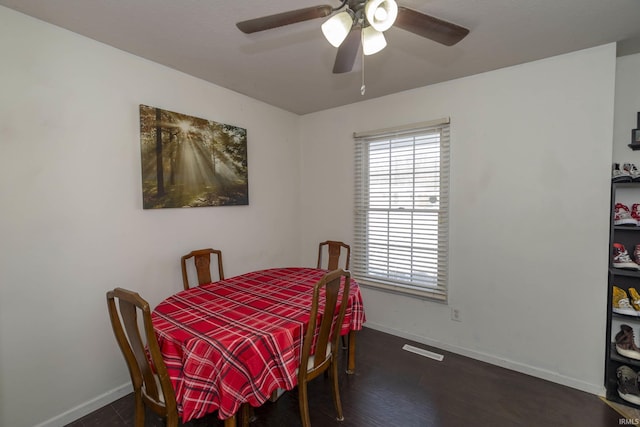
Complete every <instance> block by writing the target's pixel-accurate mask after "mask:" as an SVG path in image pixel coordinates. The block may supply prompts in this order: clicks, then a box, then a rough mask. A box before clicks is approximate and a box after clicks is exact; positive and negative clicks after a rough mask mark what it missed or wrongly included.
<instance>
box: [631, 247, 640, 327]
mask: <svg viewBox="0 0 640 427" xmlns="http://www.w3.org/2000/svg"><path fill="white" fill-rule="evenodd" d="M636 250H637V247H636ZM629 302H630V303H631V307H633V308H634V309H635V310H636V311H637V312H638V316H640V294H638V291H636V289H635V288H629Z"/></svg>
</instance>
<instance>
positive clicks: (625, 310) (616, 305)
mask: <svg viewBox="0 0 640 427" xmlns="http://www.w3.org/2000/svg"><path fill="white" fill-rule="evenodd" d="M611 301H612V302H611V305H612V306H613V312H614V313H618V314H626V315H627V316H637V315H638V312H637V311H636V310H635V309H634V308H633V307H632V306H631V303H629V297H628V296H627V293H626V292H625V291H624V289H620V288H619V287H617V286H614V287H613V297H612V299H611Z"/></svg>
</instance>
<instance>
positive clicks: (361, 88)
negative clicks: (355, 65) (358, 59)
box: [360, 33, 367, 96]
mask: <svg viewBox="0 0 640 427" xmlns="http://www.w3.org/2000/svg"><path fill="white" fill-rule="evenodd" d="M360 37H362V42H364V35H363V33H361V36H360ZM361 46H364V44H363V43H361ZM360 55H361V56H362V86H360V95H362V96H364V92H365V90H367V87H366V86H365V84H364V49H363V50H362V51H361V54H360Z"/></svg>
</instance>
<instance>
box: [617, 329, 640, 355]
mask: <svg viewBox="0 0 640 427" xmlns="http://www.w3.org/2000/svg"><path fill="white" fill-rule="evenodd" d="M616 351H617V352H618V354H620V355H621V356H624V357H628V358H629V359H635V360H640V348H638V347H637V346H636V340H635V337H634V336H633V329H632V328H631V326H629V325H620V332H618V333H617V334H616Z"/></svg>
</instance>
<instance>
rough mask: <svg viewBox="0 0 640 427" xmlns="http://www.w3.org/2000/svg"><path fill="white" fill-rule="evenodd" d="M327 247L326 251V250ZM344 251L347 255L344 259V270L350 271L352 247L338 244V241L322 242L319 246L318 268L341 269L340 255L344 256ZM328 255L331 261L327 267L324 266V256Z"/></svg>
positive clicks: (341, 243)
mask: <svg viewBox="0 0 640 427" xmlns="http://www.w3.org/2000/svg"><path fill="white" fill-rule="evenodd" d="M325 247H326V249H325ZM342 249H345V250H346V252H347V254H346V256H345V257H344V260H345V265H344V267H343V268H344V269H345V270H348V269H349V258H350V257H351V247H350V246H349V245H347V244H346V243H343V242H338V241H336V240H327V241H325V242H321V243H320V245H318V268H324V269H326V270H335V269H337V268H339V267H340V255H341V254H342ZM325 253H326V254H327V255H328V259H329V261H328V262H327V265H326V266H324V265H323V262H322V258H323V254H325Z"/></svg>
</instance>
